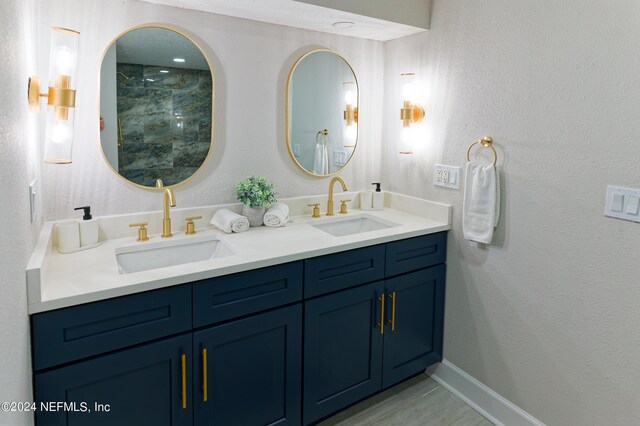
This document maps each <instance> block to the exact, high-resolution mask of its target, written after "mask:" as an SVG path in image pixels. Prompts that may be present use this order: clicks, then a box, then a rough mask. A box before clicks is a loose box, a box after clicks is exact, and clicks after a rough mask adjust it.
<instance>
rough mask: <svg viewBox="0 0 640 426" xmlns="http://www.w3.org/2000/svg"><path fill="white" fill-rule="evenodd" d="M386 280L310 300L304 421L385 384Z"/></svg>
mask: <svg viewBox="0 0 640 426" xmlns="http://www.w3.org/2000/svg"><path fill="white" fill-rule="evenodd" d="M383 291H384V282H383V281H378V282H376V283H372V284H368V285H364V286H361V287H357V288H354V289H351V290H344V291H341V292H338V293H334V294H331V295H328V296H323V297H319V298H317V299H313V300H310V301H307V302H306V303H305V326H304V327H305V329H304V330H305V331H304V354H305V359H304V407H303V416H304V424H309V423H311V422H313V421H315V420H318V419H321V418H322V417H325V416H327V415H329V414H331V413H333V412H336V411H338V410H340V409H342V408H344V407H346V406H348V405H350V404H352V403H354V402H356V401H358V400H360V399H363V398H365V397H366V396H368V395H371V394H373V393H375V392H377V391H378V390H380V388H381V383H382V382H381V379H382V356H381V355H382V337H383V336H382V334H380V328H379V326H378V325H377V323H378V322H380V314H381V302H380V301H379V300H378V298H379V297H380V296H381V295H382V294H383Z"/></svg>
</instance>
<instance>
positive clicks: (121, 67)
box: [116, 63, 143, 87]
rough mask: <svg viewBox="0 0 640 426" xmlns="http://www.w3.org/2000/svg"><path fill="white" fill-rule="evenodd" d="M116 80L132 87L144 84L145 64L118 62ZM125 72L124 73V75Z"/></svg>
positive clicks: (119, 83)
mask: <svg viewBox="0 0 640 426" xmlns="http://www.w3.org/2000/svg"><path fill="white" fill-rule="evenodd" d="M116 73H122V74H116V82H117V84H118V85H122V86H130V87H136V86H137V87H142V86H143V81H142V77H143V66H142V65H139V64H123V63H118V64H116ZM123 74H124V75H123Z"/></svg>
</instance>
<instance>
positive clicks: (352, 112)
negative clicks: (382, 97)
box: [342, 104, 358, 126]
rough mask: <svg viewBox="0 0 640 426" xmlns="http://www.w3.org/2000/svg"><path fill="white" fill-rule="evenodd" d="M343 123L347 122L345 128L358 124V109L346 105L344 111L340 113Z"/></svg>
mask: <svg viewBox="0 0 640 426" xmlns="http://www.w3.org/2000/svg"><path fill="white" fill-rule="evenodd" d="M342 116H343V117H344V121H346V122H347V126H352V125H354V124H357V123H358V107H354V106H353V105H351V104H347V107H346V109H345V110H344V111H343V112H342Z"/></svg>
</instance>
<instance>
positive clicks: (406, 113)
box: [400, 72, 425, 154]
mask: <svg viewBox="0 0 640 426" xmlns="http://www.w3.org/2000/svg"><path fill="white" fill-rule="evenodd" d="M400 77H401V83H402V108H400V120H402V143H401V148H400V154H413V145H414V144H415V138H416V135H415V133H416V132H415V131H414V129H413V128H412V125H413V124H417V123H420V122H421V121H422V120H423V119H424V116H425V112H424V108H423V107H422V105H420V104H419V103H417V102H416V94H417V87H416V84H415V77H416V75H415V73H412V72H411V73H403V74H400Z"/></svg>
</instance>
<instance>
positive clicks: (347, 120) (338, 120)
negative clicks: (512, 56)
mask: <svg viewBox="0 0 640 426" xmlns="http://www.w3.org/2000/svg"><path fill="white" fill-rule="evenodd" d="M358 99H359V95H358V80H357V78H356V74H355V72H354V71H353V68H352V67H351V65H349V63H348V62H347V60H346V59H344V58H343V57H342V56H341V55H340V54H338V53H336V52H334V51H332V50H328V49H316V50H313V51H311V52H309V53H306V54H305V55H303V56H302V57H301V58H300V59H298V61H297V62H296V63H295V65H294V66H293V68H292V69H291V72H290V73H289V79H288V82H287V112H286V121H287V124H286V125H287V129H286V134H287V149H288V150H289V155H290V156H291V158H292V159H293V161H294V162H295V163H296V164H297V165H298V167H300V168H301V169H302V170H303V171H304V172H305V173H307V174H309V175H312V176H319V177H324V176H330V175H333V174H335V173H338V172H339V171H340V170H341V169H342V168H343V167H345V166H346V165H347V164H348V163H349V161H350V160H351V158H352V157H353V153H354V152H355V149H356V146H357V144H358Z"/></svg>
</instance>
